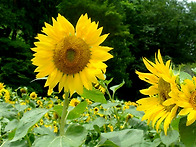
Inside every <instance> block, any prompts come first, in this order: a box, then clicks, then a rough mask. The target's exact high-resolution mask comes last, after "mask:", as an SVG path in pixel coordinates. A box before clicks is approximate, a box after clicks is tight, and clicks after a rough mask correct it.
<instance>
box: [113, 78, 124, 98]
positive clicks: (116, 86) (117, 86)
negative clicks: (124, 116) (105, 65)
mask: <svg viewBox="0 0 196 147" xmlns="http://www.w3.org/2000/svg"><path fill="white" fill-rule="evenodd" d="M124 84H125V81H124V80H123V81H122V83H120V84H119V85H115V86H112V87H110V90H112V92H113V95H112V97H113V98H114V94H115V92H116V91H117V90H118V89H119V88H121V87H122V86H123V85H124Z"/></svg>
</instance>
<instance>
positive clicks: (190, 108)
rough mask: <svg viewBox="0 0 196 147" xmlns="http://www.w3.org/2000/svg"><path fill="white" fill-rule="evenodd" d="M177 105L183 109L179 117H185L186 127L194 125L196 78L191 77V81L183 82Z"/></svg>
mask: <svg viewBox="0 0 196 147" xmlns="http://www.w3.org/2000/svg"><path fill="white" fill-rule="evenodd" d="M177 104H178V105H179V106H180V107H182V108H183V109H182V110H181V111H180V112H179V115H187V122H186V125H187V126H189V125H191V124H192V123H194V122H195V121H196V77H193V78H192V80H189V79H186V80H184V83H182V85H181V91H180V92H179V95H178V101H177Z"/></svg>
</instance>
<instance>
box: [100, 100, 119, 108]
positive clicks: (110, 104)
mask: <svg viewBox="0 0 196 147" xmlns="http://www.w3.org/2000/svg"><path fill="white" fill-rule="evenodd" d="M117 105H119V103H117V102H116V103H113V102H109V103H107V104H102V107H103V108H104V109H108V108H111V107H114V106H117Z"/></svg>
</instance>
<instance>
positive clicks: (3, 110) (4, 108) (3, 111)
mask: <svg viewBox="0 0 196 147" xmlns="http://www.w3.org/2000/svg"><path fill="white" fill-rule="evenodd" d="M16 116H17V112H16V109H15V108H13V106H12V105H10V104H7V103H1V104H0V117H6V118H14V117H16Z"/></svg>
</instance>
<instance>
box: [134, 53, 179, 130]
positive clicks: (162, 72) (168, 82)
mask: <svg viewBox="0 0 196 147" xmlns="http://www.w3.org/2000/svg"><path fill="white" fill-rule="evenodd" d="M143 62H144V64H145V66H146V68H147V69H148V70H149V71H150V72H151V73H141V72H138V71H136V73H137V74H138V76H139V78H140V79H141V80H144V81H146V82H147V83H149V84H151V86H150V87H149V88H148V89H143V90H140V92H141V93H142V94H144V95H147V96H148V97H146V98H142V99H140V100H138V101H137V103H138V104H139V105H138V107H137V110H138V111H144V112H145V114H144V116H143V117H142V120H148V121H147V122H148V124H149V123H150V122H152V126H153V127H154V126H155V124H156V130H157V132H158V129H159V126H160V124H161V123H162V122H163V121H164V132H165V134H167V129H168V127H169V124H170V123H171V121H172V119H173V118H174V117H175V116H176V111H177V108H178V106H177V105H176V104H175V103H174V102H173V98H171V96H170V92H171V90H173V91H175V90H177V85H176V83H175V81H176V76H175V75H174V74H173V72H172V69H171V64H170V60H168V61H167V62H166V64H164V62H163V59H162V57H161V53H160V50H158V55H157V56H156V54H155V63H153V62H151V61H149V60H148V59H146V58H143ZM167 101H169V103H170V104H168V105H167V106H166V105H164V103H165V102H167Z"/></svg>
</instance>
